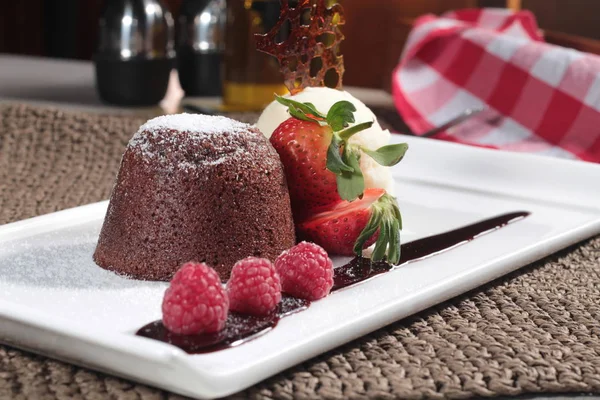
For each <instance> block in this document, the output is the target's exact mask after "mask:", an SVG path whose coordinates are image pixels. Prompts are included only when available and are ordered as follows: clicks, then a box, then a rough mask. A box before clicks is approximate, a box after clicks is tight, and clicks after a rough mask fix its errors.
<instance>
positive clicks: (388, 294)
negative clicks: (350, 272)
mask: <svg viewBox="0 0 600 400" xmlns="http://www.w3.org/2000/svg"><path fill="white" fill-rule="evenodd" d="M393 140H394V141H396V142H400V141H407V142H408V143H409V145H410V150H409V152H408V154H407V156H406V158H405V160H404V161H403V162H402V163H400V164H399V165H398V166H397V167H395V168H394V178H395V179H396V182H397V188H396V189H397V194H398V197H399V202H400V207H401V209H402V213H403V216H404V226H405V231H404V232H403V241H404V242H408V241H411V240H414V239H418V238H421V237H425V236H429V235H432V234H436V233H441V232H444V231H447V230H452V229H455V228H458V227H461V226H464V225H468V224H471V223H474V222H477V221H480V220H483V219H487V218H490V217H493V216H497V215H499V214H503V213H506V212H512V211H520V210H524V211H530V212H531V215H530V216H529V217H527V218H525V219H524V220H521V221H519V222H517V223H513V224H511V225H509V226H507V227H505V228H503V229H500V230H498V231H496V232H493V233H490V234H488V235H485V236H483V237H480V238H478V239H476V240H474V241H472V242H470V243H468V244H466V245H463V246H461V247H458V248H455V249H453V250H450V251H448V252H445V253H443V254H440V255H437V256H434V257H431V258H429V259H426V260H423V261H419V262H415V263H413V264H409V265H406V266H404V267H402V268H399V269H398V270H395V271H392V272H390V273H387V274H384V275H380V276H378V277H376V278H374V279H372V280H370V281H367V282H364V283H361V284H359V285H357V286H354V287H350V288H347V289H345V290H342V291H339V292H336V293H334V294H332V295H330V296H329V297H327V298H326V299H324V300H321V301H318V302H315V303H313V304H312V305H311V307H310V308H309V309H308V310H306V311H303V312H301V313H298V314H295V315H292V316H290V317H287V318H284V319H283V320H281V321H280V322H279V324H278V326H277V327H276V328H275V329H273V330H272V331H271V332H268V333H267V334H265V335H263V336H261V337H259V338H257V339H256V340H253V341H250V342H248V343H246V344H243V345H241V346H239V347H235V348H232V349H228V350H224V351H220V352H215V353H209V354H202V355H188V354H186V353H184V352H183V351H181V350H179V349H177V348H175V347H172V346H170V345H167V344H163V343H160V342H157V341H154V340H150V339H145V338H140V337H136V336H134V332H135V331H136V330H137V329H138V328H140V327H142V326H143V325H145V324H146V323H148V322H151V321H153V320H156V319H159V318H160V303H161V300H162V294H163V292H164V290H165V288H166V284H165V283H157V282H141V281H134V280H127V279H124V278H121V277H118V276H116V275H114V274H112V273H110V272H107V271H104V270H102V269H100V268H99V267H97V266H96V265H95V264H94V262H93V261H92V252H93V250H94V247H95V244H96V240H97V237H98V233H99V229H100V226H101V224H102V220H103V218H104V213H105V211H106V205H107V204H106V202H102V203H97V204H91V205H88V206H83V207H79V208H75V209H71V210H66V211H61V212H57V213H54V214H50V215H45V216H41V217H37V218H33V219H30V220H25V221H21V222H16V223H13V224H8V225H4V226H2V227H0V321H1V322H0V341H3V342H5V343H8V344H11V345H14V346H18V347H23V348H26V349H30V350H33V351H36V352H39V353H43V354H46V355H48V356H51V357H55V358H60V359H65V360H68V361H70V362H74V363H78V364H82V365H86V366H89V367H92V368H95V369H98V370H103V371H108V372H110V373H113V374H116V375H120V376H123V377H126V378H130V379H133V380H136V381H140V382H144V383H147V384H150V385H153V386H158V387H161V388H164V389H167V390H170V391H173V392H177V393H181V394H184V395H189V396H194V397H199V398H213V397H220V396H225V395H228V394H231V393H235V392H237V391H240V390H242V389H244V388H246V387H248V386H250V385H252V384H254V383H257V382H259V381H261V380H263V379H265V378H267V377H269V376H271V375H273V374H275V373H277V372H279V371H281V370H283V369H285V368H288V367H291V366H293V365H295V364H297V363H299V362H301V361H303V360H306V359H308V358H311V357H313V356H316V355H318V354H320V353H322V352H325V351H327V350H329V349H332V348H334V347H336V346H339V345H341V344H343V343H346V342H348V341H350V340H352V339H355V338H358V337H360V336H362V335H364V334H366V333H368V332H371V331H373V330H376V329H378V328H380V327H383V326H385V325H387V324H390V323H392V322H394V321H397V320H399V319H401V318H404V317H406V316H409V315H411V314H413V313H416V312H418V311H420V310H423V309H425V308H427V307H430V306H432V305H434V304H437V303H440V302H442V301H444V300H447V299H449V298H451V297H453V296H456V295H458V294H461V293H464V292H465V291H468V290H470V289H473V288H475V287H477V286H480V285H482V284H484V283H486V282H489V281H490V280H492V279H494V278H497V277H499V276H502V275H504V274H506V273H508V272H511V271H513V270H515V269H517V268H519V267H521V266H523V265H526V264H528V263H530V262H532V261H534V260H537V259H540V258H542V257H544V256H546V255H548V254H551V253H553V252H555V251H557V250H559V249H561V248H564V247H566V246H568V245H570V244H573V243H576V242H578V241H581V240H583V239H585V238H587V237H590V236H593V235H595V234H598V233H600V202H599V201H598V200H600V186H599V185H597V182H600V166H597V165H594V164H588V163H583V162H573V161H564V160H556V159H551V158H543V157H539V156H528V155H522V154H512V153H505V152H500V151H493V150H485V149H477V148H471V147H465V146H460V145H455V144H450V143H443V142H438V141H433V140H426V139H419V138H413V137H405V136H400V135H396V136H395V137H394V139H393Z"/></svg>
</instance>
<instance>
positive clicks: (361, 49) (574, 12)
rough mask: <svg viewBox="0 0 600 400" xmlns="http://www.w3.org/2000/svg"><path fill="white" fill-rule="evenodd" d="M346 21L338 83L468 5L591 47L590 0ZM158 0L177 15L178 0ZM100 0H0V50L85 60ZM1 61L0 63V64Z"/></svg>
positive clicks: (398, 8) (374, 4)
mask: <svg viewBox="0 0 600 400" xmlns="http://www.w3.org/2000/svg"><path fill="white" fill-rule="evenodd" d="M341 3H342V4H343V6H344V8H345V11H346V16H347V24H346V26H345V28H344V34H345V35H346V40H345V42H344V43H343V47H342V51H343V54H344V57H345V59H346V66H347V68H346V75H345V79H344V83H345V84H346V85H349V86H359V87H369V88H381V89H389V85H390V82H389V81H390V78H389V77H390V74H391V71H392V69H393V68H394V67H395V66H396V65H397V63H398V59H399V56H400V53H401V51H402V48H403V45H404V41H405V40H406V37H407V36H408V33H409V31H410V29H411V24H412V22H413V20H414V19H415V18H416V17H418V16H419V15H422V14H425V13H435V14H440V13H443V12H445V11H448V10H453V9H459V8H470V7H509V8H513V9H525V10H530V11H532V12H533V13H534V14H535V16H536V17H537V19H538V22H539V25H540V27H541V28H542V29H543V30H544V36H545V38H546V40H547V41H548V42H550V43H555V44H560V45H562V46H565V47H572V48H578V49H580V50H583V51H586V52H592V53H598V52H599V51H600V46H599V45H598V44H597V43H596V40H600V30H599V29H598V27H597V16H598V15H600V1H598V0H342V1H341ZM163 4H164V5H165V6H166V7H167V8H168V9H169V10H170V11H171V13H172V14H173V17H174V20H175V21H177V17H178V14H179V12H180V9H181V5H182V0H164V1H163ZM102 6H103V0H26V1H4V2H2V4H1V5H0V53H11V54H22V55H34V56H43V57H53V58H66V59H80V60H90V59H91V58H92V55H93V53H94V50H95V46H96V40H97V35H98V19H99V15H100V12H101V9H102ZM0 68H1V66H0Z"/></svg>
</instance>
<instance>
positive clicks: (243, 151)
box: [128, 114, 276, 169]
mask: <svg viewBox="0 0 600 400" xmlns="http://www.w3.org/2000/svg"><path fill="white" fill-rule="evenodd" d="M128 150H129V151H134V152H136V153H137V154H139V155H141V156H142V157H143V158H144V159H146V160H147V161H148V162H158V163H159V164H161V165H163V166H166V167H167V168H168V169H171V168H184V169H192V168H194V167H196V168H199V167H201V166H203V165H204V166H206V165H216V164H221V163H224V162H226V161H228V160H231V161H232V162H234V161H238V162H244V161H246V162H252V161H254V162H255V161H256V159H257V158H262V157H261V156H264V155H266V154H269V153H273V152H271V151H270V145H269V143H268V141H267V140H266V139H265V138H264V136H263V135H262V134H261V133H260V131H259V130H258V128H256V127H255V126H253V125H249V124H246V123H243V122H239V121H235V120H233V119H230V118H227V117H223V116H211V115H201V114H174V115H164V116H160V117H156V118H153V119H151V120H149V121H148V122H146V123H145V124H143V125H142V126H141V127H140V128H139V129H138V131H137V132H136V133H135V135H133V137H132V138H131V140H130V141H129V145H128ZM273 151H274V150H273ZM265 153H266V154H265ZM275 154H276V153H273V154H269V155H271V156H275Z"/></svg>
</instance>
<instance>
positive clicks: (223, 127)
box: [134, 113, 251, 139]
mask: <svg viewBox="0 0 600 400" xmlns="http://www.w3.org/2000/svg"><path fill="white" fill-rule="evenodd" d="M250 127H251V126H250V125H249V124H245V123H243V122H239V121H235V120H233V119H231V118H227V117H223V116H215V115H202V114H187V113H183V114H172V115H161V116H160V117H156V118H152V119H151V120H148V121H147V122H146V123H145V124H143V125H142V126H141V127H140V129H139V130H138V131H137V133H136V135H135V136H134V139H136V137H138V138H139V136H140V135H141V133H142V132H157V131H162V130H165V129H170V130H175V131H179V132H189V133H194V134H202V135H211V134H218V133H223V132H233V133H243V132H246V131H247V130H248V129H250Z"/></svg>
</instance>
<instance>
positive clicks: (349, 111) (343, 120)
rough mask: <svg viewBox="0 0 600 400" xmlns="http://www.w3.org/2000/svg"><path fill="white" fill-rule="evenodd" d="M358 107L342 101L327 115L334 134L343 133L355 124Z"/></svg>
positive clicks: (332, 107)
mask: <svg viewBox="0 0 600 400" xmlns="http://www.w3.org/2000/svg"><path fill="white" fill-rule="evenodd" d="M355 111H356V107H354V104H352V103H350V102H349V101H346V100H342V101H338V102H337V103H335V104H334V105H333V106H331V108H330V109H329V112H328V113H327V123H328V124H329V126H331V129H333V131H334V132H337V131H341V130H342V129H344V128H345V127H347V126H348V125H350V124H352V123H354V112H355Z"/></svg>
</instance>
